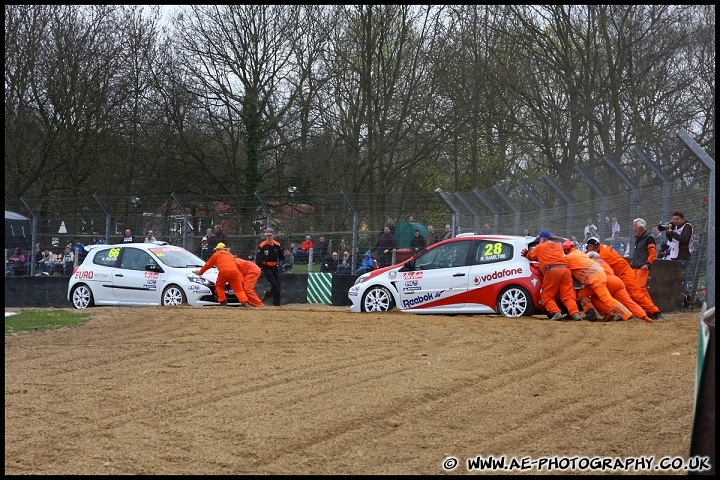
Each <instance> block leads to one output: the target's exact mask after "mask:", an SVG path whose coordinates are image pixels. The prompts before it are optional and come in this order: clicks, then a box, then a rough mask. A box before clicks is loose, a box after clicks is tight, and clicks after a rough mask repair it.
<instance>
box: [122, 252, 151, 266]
mask: <svg viewBox="0 0 720 480" xmlns="http://www.w3.org/2000/svg"><path fill="white" fill-rule="evenodd" d="M148 263H151V257H150V255H149V254H148V253H147V252H144V251H142V250H139V249H137V248H123V252H122V259H121V260H120V268H125V269H127V270H145V265H147V264H148Z"/></svg>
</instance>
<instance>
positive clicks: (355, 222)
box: [340, 190, 360, 273]
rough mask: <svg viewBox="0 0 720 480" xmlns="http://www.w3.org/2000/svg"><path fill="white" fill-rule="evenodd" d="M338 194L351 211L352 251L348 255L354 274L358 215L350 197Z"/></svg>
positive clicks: (358, 223)
mask: <svg viewBox="0 0 720 480" xmlns="http://www.w3.org/2000/svg"><path fill="white" fill-rule="evenodd" d="M340 193H341V194H342V196H343V197H344V198H345V201H346V202H347V204H348V205H349V206H350V210H352V211H353V229H352V231H353V233H352V250H350V251H351V252H352V253H351V254H350V258H352V261H351V265H352V266H351V267H350V268H351V269H352V270H351V271H352V272H353V273H355V269H356V268H357V266H356V265H355V264H356V263H357V261H356V260H357V259H356V258H355V257H357V255H355V252H356V251H357V242H358V233H357V232H358V228H360V214H359V213H358V210H357V208H355V204H354V203H353V202H352V200H350V197H348V194H347V193H345V190H340Z"/></svg>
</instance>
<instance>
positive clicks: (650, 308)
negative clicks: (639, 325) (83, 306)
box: [597, 245, 660, 315]
mask: <svg viewBox="0 0 720 480" xmlns="http://www.w3.org/2000/svg"><path fill="white" fill-rule="evenodd" d="M597 252H598V254H600V258H602V259H603V260H605V261H606V262H607V263H608V265H610V267H612V269H613V272H615V275H617V276H618V277H620V280H622V282H623V283H624V284H625V289H626V290H627V292H628V293H629V294H630V298H632V299H633V300H634V301H635V303H637V304H638V305H640V307H641V308H642V309H643V310H645V312H646V313H647V314H648V315H652V314H654V313H657V312H659V311H660V309H659V308H658V307H657V306H655V304H654V303H653V301H652V299H651V298H650V294H649V293H648V291H647V290H642V289H641V288H640V286H639V285H638V283H637V278H636V276H635V272H634V271H633V269H632V267H630V264H629V263H628V262H627V260H625V259H624V258H623V257H622V256H621V255H620V254H619V253H617V252H616V251H615V250H613V248H612V247H610V246H609V245H599V246H598V248H597Z"/></svg>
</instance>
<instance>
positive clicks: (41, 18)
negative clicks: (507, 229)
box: [5, 5, 716, 214]
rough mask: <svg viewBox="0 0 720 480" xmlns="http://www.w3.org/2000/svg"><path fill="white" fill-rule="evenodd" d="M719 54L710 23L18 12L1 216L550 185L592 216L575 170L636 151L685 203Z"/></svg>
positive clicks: (361, 11) (117, 9)
mask: <svg viewBox="0 0 720 480" xmlns="http://www.w3.org/2000/svg"><path fill="white" fill-rule="evenodd" d="M715 44H716V42H715V7H714V6H710V5H684V6H677V5H675V6H666V5H664V6H654V5H653V6H651V5H632V6H630V5H619V6H609V5H578V6H573V5H562V6H529V5H519V6H504V5H500V6H484V5H474V6H468V5H444V6H437V5H435V6H406V5H381V6H377V5H361V6H349V5H332V6H331V5H301V6H288V5H275V6H270V5H237V6H228V5H210V6H208V5H205V6H202V5H201V6H178V7H176V8H175V10H174V14H173V15H172V16H171V17H170V18H165V17H164V16H162V15H161V14H160V9H159V8H158V7H153V8H149V7H148V6H145V7H144V8H143V7H141V6H117V5H114V6H113V5H94V6H79V5H57V6H49V5H6V6H5V205H6V209H10V210H14V209H17V208H21V204H20V197H22V196H25V197H28V198H33V199H34V200H33V202H32V205H33V208H34V209H36V212H37V213H39V214H42V212H43V211H44V210H53V209H57V208H58V207H59V206H61V205H63V204H66V203H68V202H75V201H76V200H77V199H78V198H81V199H84V200H83V201H82V202H78V204H83V203H85V204H87V203H90V204H93V203H94V202H93V200H92V195H93V194H94V193H99V194H100V195H101V196H102V198H103V199H104V200H106V201H107V199H109V198H122V199H126V201H125V202H123V204H124V205H125V206H124V208H126V209H129V210H132V208H133V204H132V202H131V201H130V200H131V199H133V198H138V197H144V196H146V195H147V194H148V193H151V194H153V195H159V196H168V195H169V194H170V193H171V192H176V193H177V194H179V195H181V196H199V197H204V198H210V199H212V200H224V199H227V198H250V199H251V200H252V201H248V202H245V203H246V204H243V202H240V203H239V204H238V202H234V203H235V204H236V205H237V207H238V208H239V209H240V210H242V209H243V208H244V209H247V210H248V211H252V212H254V211H255V210H256V207H257V202H256V201H255V199H252V198H251V196H252V194H253V193H254V192H259V193H260V194H262V195H265V196H272V195H279V194H281V193H283V192H286V191H287V188H288V186H296V187H297V188H298V192H301V193H302V195H303V202H306V203H308V204H313V199H314V198H318V199H320V198H321V197H322V196H323V195H326V194H327V193H328V192H339V191H341V190H344V191H346V192H348V193H349V194H363V195H370V196H372V197H373V198H374V199H376V200H377V201H376V202H373V203H372V204H371V205H375V206H376V207H372V208H378V209H383V208H387V205H393V206H394V207H397V209H398V210H403V206H404V205H403V203H404V202H413V201H415V200H414V199H415V198H417V197H416V194H424V193H430V192H433V191H434V190H435V189H436V188H442V189H444V190H448V191H468V190H472V189H476V188H477V189H481V190H482V189H484V188H488V187H490V186H492V185H501V184H503V183H514V182H517V181H518V180H523V179H533V178H538V177H540V176H542V175H544V174H550V175H552V176H553V177H554V178H558V179H559V182H560V184H561V185H562V187H563V188H564V189H566V190H567V191H571V192H574V195H575V198H580V199H582V198H584V197H586V196H592V195H593V192H592V190H590V189H588V188H587V187H586V186H584V185H583V182H582V179H581V178H580V176H579V175H578V173H577V172H576V171H575V169H574V166H575V165H581V166H582V167H583V168H585V169H587V170H588V171H591V172H592V170H593V169H594V168H596V166H597V165H598V164H599V163H601V158H602V156H603V155H605V154H610V155H613V156H614V157H615V158H622V157H623V155H624V154H625V153H626V152H627V151H628V149H629V148H631V147H632V146H633V145H641V146H642V148H643V149H644V150H645V151H646V152H647V153H648V154H649V155H650V156H651V157H652V159H653V160H654V161H655V162H657V163H658V164H659V165H660V168H661V169H662V170H663V171H665V172H675V173H674V174H673V175H674V181H676V182H678V183H679V184H678V185H675V187H676V188H677V187H679V188H680V189H682V187H683V186H684V185H687V186H688V187H690V186H692V185H693V183H694V182H695V180H694V179H695V178H697V177H703V176H704V175H705V173H704V171H701V172H698V171H697V170H698V169H701V170H702V169H703V167H702V165H701V164H700V163H699V162H697V159H696V158H694V157H693V156H692V155H691V154H690V153H689V152H688V151H687V149H683V148H678V145H677V143H678V142H677V139H676V134H677V132H678V130H680V129H683V130H686V131H687V132H689V133H690V135H691V136H692V137H693V138H694V139H695V141H697V142H698V144H699V145H701V146H702V148H703V149H705V151H706V152H708V154H709V155H710V156H711V157H713V158H714V155H715ZM639 163H640V162H637V161H635V162H634V163H629V164H628V165H626V166H625V167H624V168H627V169H628V170H629V172H628V173H629V175H630V176H631V177H632V178H634V179H636V181H637V182H638V183H639V184H643V183H644V182H652V181H653V178H652V177H653V176H652V172H647V173H644V172H642V171H633V170H634V169H639V168H640V166H639ZM677 172H680V173H679V174H678V173H677ZM604 187H607V188H608V189H609V191H610V192H612V189H613V188H616V189H622V188H623V186H622V182H613V185H607V186H604ZM283 195H284V196H287V193H284V194H283ZM335 199H336V200H335V201H336V202H337V201H339V199H337V196H336V197H335ZM550 201H551V202H555V203H557V202H558V201H559V200H558V199H557V198H555V199H550ZM412 208H414V206H413V205H408V206H406V208H404V210H405V211H412V210H411V209H412Z"/></svg>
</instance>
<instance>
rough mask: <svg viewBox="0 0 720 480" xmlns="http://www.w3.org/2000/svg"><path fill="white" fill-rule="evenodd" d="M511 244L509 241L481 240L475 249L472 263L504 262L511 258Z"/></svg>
mask: <svg viewBox="0 0 720 480" xmlns="http://www.w3.org/2000/svg"><path fill="white" fill-rule="evenodd" d="M513 250H514V249H513V246H512V245H511V244H509V243H504V242H497V241H490V240H482V241H480V242H478V248H477V250H476V251H475V259H474V262H473V264H474V265H484V264H486V263H496V262H504V261H507V260H510V259H512V258H513Z"/></svg>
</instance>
